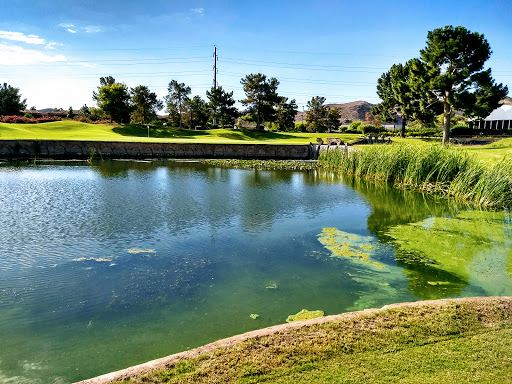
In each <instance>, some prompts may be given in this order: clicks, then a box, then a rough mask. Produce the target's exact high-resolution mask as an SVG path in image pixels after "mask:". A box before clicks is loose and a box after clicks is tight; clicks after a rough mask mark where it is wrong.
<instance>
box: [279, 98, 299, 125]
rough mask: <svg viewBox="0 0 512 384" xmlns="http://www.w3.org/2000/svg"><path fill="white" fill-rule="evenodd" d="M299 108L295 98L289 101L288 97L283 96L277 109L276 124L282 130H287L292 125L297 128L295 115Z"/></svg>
mask: <svg viewBox="0 0 512 384" xmlns="http://www.w3.org/2000/svg"><path fill="white" fill-rule="evenodd" d="M297 108H298V107H297V103H296V101H295V99H292V100H291V101H290V102H288V98H287V97H284V96H283V97H281V101H280V102H279V104H278V105H277V109H276V124H277V128H278V129H279V130H280V131H286V130H287V129H289V128H291V127H293V128H295V116H296V115H297V112H298V109H297Z"/></svg>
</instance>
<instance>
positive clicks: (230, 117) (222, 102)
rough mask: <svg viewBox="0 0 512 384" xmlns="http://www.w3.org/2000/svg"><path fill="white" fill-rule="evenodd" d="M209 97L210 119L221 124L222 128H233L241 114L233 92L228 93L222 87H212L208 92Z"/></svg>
mask: <svg viewBox="0 0 512 384" xmlns="http://www.w3.org/2000/svg"><path fill="white" fill-rule="evenodd" d="M206 96H207V97H208V100H209V102H208V109H209V110H210V117H211V118H212V119H214V120H215V121H216V122H218V123H219V124H220V126H221V127H222V128H224V127H225V126H230V127H233V125H234V124H235V120H236V118H237V117H238V115H239V113H238V110H237V109H236V107H235V106H234V105H235V99H233V92H227V91H225V90H223V89H222V87H212V89H211V90H210V91H206Z"/></svg>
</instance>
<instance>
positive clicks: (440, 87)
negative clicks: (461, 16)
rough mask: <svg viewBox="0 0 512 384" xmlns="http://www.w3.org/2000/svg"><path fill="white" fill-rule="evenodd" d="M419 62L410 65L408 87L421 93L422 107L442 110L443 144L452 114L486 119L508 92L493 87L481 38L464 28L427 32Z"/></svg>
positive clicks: (485, 44)
mask: <svg viewBox="0 0 512 384" xmlns="http://www.w3.org/2000/svg"><path fill="white" fill-rule="evenodd" d="M420 53H421V60H414V61H412V63H411V81H410V82H409V83H410V84H411V87H412V89H413V91H415V92H420V93H423V95H424V97H425V98H426V99H427V102H425V103H424V104H423V108H424V109H425V108H427V106H428V107H431V106H432V105H435V104H438V105H441V106H442V107H443V113H444V124H443V144H446V143H447V142H448V141H449V138H450V125H451V121H450V118H451V115H452V112H453V111H454V110H461V111H463V113H464V115H465V116H467V117H485V116H487V115H488V114H489V113H490V112H491V111H492V110H494V109H495V108H497V107H498V105H499V102H500V100H501V99H502V98H503V97H505V96H506V95H507V93H508V89H507V87H506V86H503V84H496V83H495V81H494V79H493V78H492V76H491V69H490V68H489V69H487V70H485V69H484V63H485V62H486V61H487V60H488V59H489V57H490V55H491V48H490V46H489V43H488V42H487V40H486V39H485V38H484V35H482V34H479V33H477V32H471V31H468V30H467V29H466V28H464V27H455V28H454V27H452V26H446V27H444V28H438V29H435V30H434V31H430V32H429V33H428V36H427V46H426V47H425V49H423V50H421V51H420Z"/></svg>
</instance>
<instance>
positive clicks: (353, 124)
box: [349, 120, 363, 131]
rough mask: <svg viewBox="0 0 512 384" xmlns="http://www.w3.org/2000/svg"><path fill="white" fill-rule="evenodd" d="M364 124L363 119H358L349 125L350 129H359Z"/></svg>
mask: <svg viewBox="0 0 512 384" xmlns="http://www.w3.org/2000/svg"><path fill="white" fill-rule="evenodd" d="M361 124H363V122H362V121H361V120H356V121H353V122H351V123H350V125H349V129H350V130H351V131H359V126H360V125H361Z"/></svg>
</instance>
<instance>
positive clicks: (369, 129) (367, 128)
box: [359, 124, 381, 135]
mask: <svg viewBox="0 0 512 384" xmlns="http://www.w3.org/2000/svg"><path fill="white" fill-rule="evenodd" d="M359 130H360V131H361V132H363V133H364V134H365V135H367V134H369V133H379V132H380V131H381V129H380V128H379V127H376V126H375V125H372V124H365V125H363V126H359Z"/></svg>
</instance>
